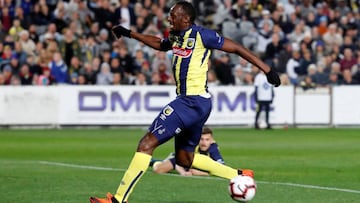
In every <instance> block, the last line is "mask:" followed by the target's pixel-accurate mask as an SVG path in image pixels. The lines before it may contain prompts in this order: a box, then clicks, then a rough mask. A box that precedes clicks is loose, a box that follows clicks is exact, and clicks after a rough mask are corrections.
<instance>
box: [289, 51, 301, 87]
mask: <svg viewBox="0 0 360 203" xmlns="http://www.w3.org/2000/svg"><path fill="white" fill-rule="evenodd" d="M300 57H301V55H300V52H299V50H296V49H295V50H293V52H292V57H291V58H290V59H289V60H288V62H287V63H286V73H287V74H288V76H289V79H290V82H291V84H293V85H297V84H298V74H297V73H296V71H295V70H296V68H298V67H299V66H300Z"/></svg>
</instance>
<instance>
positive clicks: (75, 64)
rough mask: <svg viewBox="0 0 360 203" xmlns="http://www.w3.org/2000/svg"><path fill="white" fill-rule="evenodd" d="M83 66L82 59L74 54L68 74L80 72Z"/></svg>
mask: <svg viewBox="0 0 360 203" xmlns="http://www.w3.org/2000/svg"><path fill="white" fill-rule="evenodd" d="M81 68H82V62H81V61H80V59H79V58H78V57H77V56H73V57H72V58H71V62H70V66H69V70H68V74H69V75H71V74H73V73H77V74H79V73H80V70H81Z"/></svg>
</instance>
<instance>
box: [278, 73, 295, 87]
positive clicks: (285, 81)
mask: <svg viewBox="0 0 360 203" xmlns="http://www.w3.org/2000/svg"><path fill="white" fill-rule="evenodd" d="M280 80H281V85H284V86H287V85H292V84H291V82H290V80H289V76H288V75H287V74H286V73H282V74H281V75H280Z"/></svg>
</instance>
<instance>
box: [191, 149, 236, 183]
mask: <svg viewBox="0 0 360 203" xmlns="http://www.w3.org/2000/svg"><path fill="white" fill-rule="evenodd" d="M192 167H193V168H197V169H200V170H204V171H208V172H209V173H210V174H211V175H215V176H218V177H222V178H226V179H231V178H233V177H235V176H237V175H238V171H237V169H233V168H231V167H229V166H226V165H224V164H221V163H219V162H216V161H214V160H213V159H211V158H210V157H209V156H205V155H203V154H199V153H195V154H194V160H193V163H192Z"/></svg>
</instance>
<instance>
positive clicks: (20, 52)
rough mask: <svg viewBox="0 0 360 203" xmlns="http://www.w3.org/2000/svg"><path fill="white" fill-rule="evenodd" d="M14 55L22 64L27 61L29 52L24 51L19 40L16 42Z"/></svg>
mask: <svg viewBox="0 0 360 203" xmlns="http://www.w3.org/2000/svg"><path fill="white" fill-rule="evenodd" d="M13 57H16V58H17V59H18V60H19V63H20V64H24V63H26V58H27V53H25V52H24V51H23V49H22V47H21V44H20V42H19V41H16V42H15V43H14V49H13Z"/></svg>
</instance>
